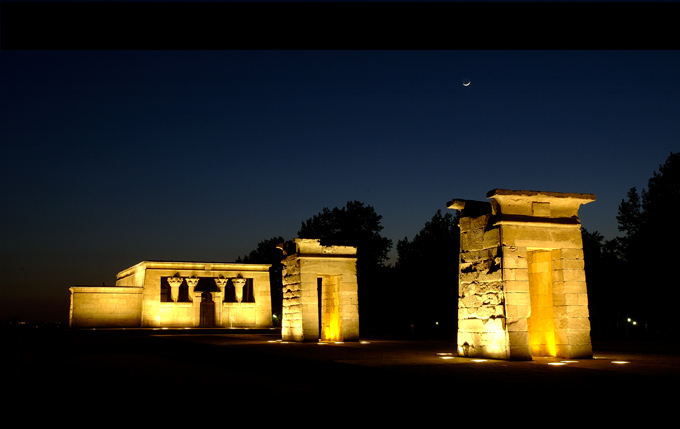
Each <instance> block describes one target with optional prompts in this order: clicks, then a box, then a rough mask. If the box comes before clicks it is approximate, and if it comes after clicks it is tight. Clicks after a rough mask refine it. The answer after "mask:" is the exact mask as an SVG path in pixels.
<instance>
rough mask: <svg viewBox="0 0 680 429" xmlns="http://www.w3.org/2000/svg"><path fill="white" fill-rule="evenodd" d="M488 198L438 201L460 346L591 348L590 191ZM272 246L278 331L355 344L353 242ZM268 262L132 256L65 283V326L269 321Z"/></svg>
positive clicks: (570, 353) (467, 349) (504, 350)
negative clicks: (456, 245) (102, 275)
mask: <svg viewBox="0 0 680 429" xmlns="http://www.w3.org/2000/svg"><path fill="white" fill-rule="evenodd" d="M487 199H488V201H471V200H463V199H454V200H452V201H450V202H449V203H448V204H447V205H448V208H450V209H454V210H459V211H460V223H459V225H460V254H459V261H458V263H459V282H458V296H459V299H458V305H457V307H458V309H457V311H458V338H457V348H458V354H459V355H460V356H467V357H484V358H494V359H507V360H531V359H532V358H533V357H537V356H554V357H563V358H590V357H592V347H591V342H590V321H589V318H588V317H589V314H588V295H587V289H586V278H585V271H584V260H583V241H582V238H581V223H580V220H579V217H578V211H579V208H580V206H581V205H583V204H587V203H590V202H592V201H595V196H594V195H592V194H571V193H559V192H537V191H511V190H506V189H495V190H492V191H490V192H488V193H487ZM281 250H282V251H283V254H282V256H283V260H282V263H283V273H282V282H283V302H282V307H283V320H282V325H281V336H282V339H283V340H286V341H298V342H302V341H358V340H359V302H358V293H357V292H358V285H357V275H356V261H357V258H356V253H357V248H356V247H351V246H327V245H322V244H321V243H320V241H319V240H312V239H301V238H297V239H295V240H293V241H292V242H288V243H286V244H285V245H282V246H281ZM452 262H453V261H452ZM269 268H270V265H266V264H261V265H259V264H237V263H208V262H162V261H155V262H154V261H145V262H140V263H139V264H137V265H135V266H133V267H130V268H127V269H125V270H123V271H121V272H120V273H118V275H117V280H116V286H113V287H106V286H97V287H95V286H76V287H72V288H71V289H70V291H71V308H70V318H69V322H70V326H71V327H74V328H85V327H87V328H90V327H139V328H163V327H174V328H182V327H184V328H198V327H208V328H211V327H214V328H269V327H271V326H272V303H271V294H270V282H269ZM451 287H455V282H452V284H451ZM451 311H452V312H455V311H456V303H455V302H452V303H451Z"/></svg>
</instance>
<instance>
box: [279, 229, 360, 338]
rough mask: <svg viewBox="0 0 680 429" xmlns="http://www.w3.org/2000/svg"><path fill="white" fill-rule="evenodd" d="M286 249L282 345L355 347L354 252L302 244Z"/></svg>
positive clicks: (314, 242)
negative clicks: (339, 344)
mask: <svg viewBox="0 0 680 429" xmlns="http://www.w3.org/2000/svg"><path fill="white" fill-rule="evenodd" d="M289 248H290V252H291V254H284V256H285V258H284V259H283V261H282V262H283V266H284V268H283V273H282V276H283V279H282V280H283V321H282V325H281V337H282V339H283V340H285V341H300V342H302V341H358V340H359V303H358V299H357V296H358V294H357V292H358V286H357V276H356V248H355V247H351V246H322V245H321V244H320V241H319V240H312V239H301V238H296V239H295V240H294V241H293V242H292V243H290V247H289ZM284 252H285V251H284Z"/></svg>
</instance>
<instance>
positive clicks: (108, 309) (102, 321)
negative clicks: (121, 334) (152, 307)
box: [69, 286, 142, 328]
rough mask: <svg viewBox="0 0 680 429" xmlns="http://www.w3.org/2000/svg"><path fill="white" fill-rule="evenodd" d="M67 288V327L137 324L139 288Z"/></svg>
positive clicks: (127, 325)
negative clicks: (69, 294)
mask: <svg viewBox="0 0 680 429" xmlns="http://www.w3.org/2000/svg"><path fill="white" fill-rule="evenodd" d="M69 290H70V291H71V307H70V311H69V326H71V327H74V328H78V327H90V328H95V327H114V328H117V327H129V326H139V325H140V322H141V314H142V311H141V310H142V288H139V287H92V286H74V287H72V288H70V289H69Z"/></svg>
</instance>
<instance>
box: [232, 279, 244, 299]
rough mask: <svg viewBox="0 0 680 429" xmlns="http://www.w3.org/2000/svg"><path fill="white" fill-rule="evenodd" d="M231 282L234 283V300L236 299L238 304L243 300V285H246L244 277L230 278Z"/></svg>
mask: <svg viewBox="0 0 680 429" xmlns="http://www.w3.org/2000/svg"><path fill="white" fill-rule="evenodd" d="M231 282H232V284H233V285H234V290H235V291H236V301H238V303H239V304H240V303H241V301H242V300H243V286H245V285H246V279H244V278H243V277H236V278H233V279H231Z"/></svg>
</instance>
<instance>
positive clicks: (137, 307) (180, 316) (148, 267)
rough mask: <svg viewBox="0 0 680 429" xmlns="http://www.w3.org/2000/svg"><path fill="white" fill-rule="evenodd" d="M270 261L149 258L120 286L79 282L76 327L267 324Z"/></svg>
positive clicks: (74, 292) (122, 276)
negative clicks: (246, 262)
mask: <svg viewBox="0 0 680 429" xmlns="http://www.w3.org/2000/svg"><path fill="white" fill-rule="evenodd" d="M269 267H270V265H264V264H263V265H259V264H235V263H210V262H162V261H145V262H140V263H139V264H137V265H135V266H132V267H130V268H127V269H125V270H123V271H121V272H120V273H118V275H117V276H116V286H109V287H105V286H75V287H72V288H70V290H71V309H70V317H69V325H70V326H71V327H73V328H93V327H94V328H96V327H109V328H163V327H172V328H232V327H234V328H235V327H239V328H269V327H271V326H272V305H271V294H270V290H269V288H270V285H269Z"/></svg>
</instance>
